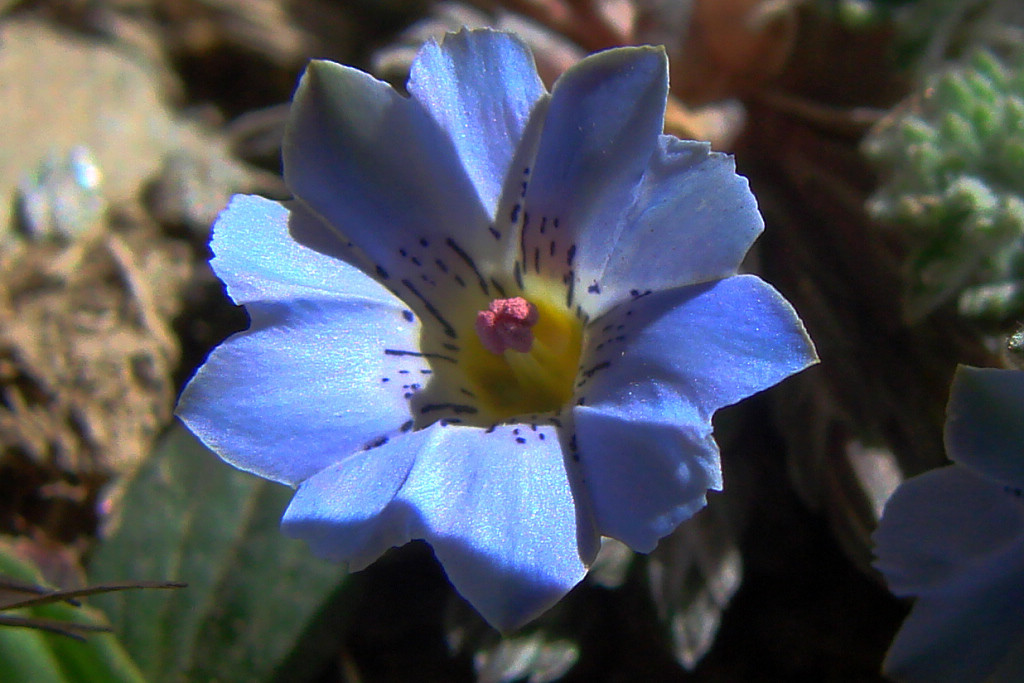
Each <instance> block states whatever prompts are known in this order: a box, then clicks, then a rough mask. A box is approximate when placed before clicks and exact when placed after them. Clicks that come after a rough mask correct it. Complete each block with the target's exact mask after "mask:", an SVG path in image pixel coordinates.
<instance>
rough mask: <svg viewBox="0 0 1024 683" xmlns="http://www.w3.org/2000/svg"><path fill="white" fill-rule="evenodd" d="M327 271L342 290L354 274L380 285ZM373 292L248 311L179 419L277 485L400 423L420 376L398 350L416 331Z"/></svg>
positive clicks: (390, 432) (198, 379)
mask: <svg viewBox="0 0 1024 683" xmlns="http://www.w3.org/2000/svg"><path fill="white" fill-rule="evenodd" d="M338 265H339V267H338V269H337V272H336V273H335V275H334V283H335V284H336V285H339V286H340V287H341V288H345V287H346V286H347V285H346V281H347V280H357V279H359V278H362V279H363V280H368V281H369V282H370V283H371V284H372V285H373V286H375V287H377V288H378V289H380V287H379V285H377V284H376V283H374V282H373V281H372V280H369V278H367V277H366V275H364V274H363V273H362V272H360V271H358V270H356V269H355V268H353V267H352V266H348V265H346V264H343V263H341V262H338ZM351 288H352V289H353V290H355V291H360V290H364V289H366V286H365V285H363V284H353V285H352V287H351ZM385 294H386V293H385ZM384 296H385V295H383V294H382V295H380V297H378V299H374V298H371V297H346V298H338V299H331V300H325V299H305V300H292V301H288V302H283V303H278V302H260V303H251V304H249V305H248V306H247V310H248V312H249V315H250V317H251V318H252V324H251V327H250V329H249V330H247V331H245V332H241V333H239V334H236V335H234V336H233V337H231V338H230V339H228V340H227V341H226V342H224V343H223V344H221V345H220V346H219V347H217V348H216V349H215V350H214V351H213V353H211V354H210V357H209V358H208V359H207V361H206V363H205V364H204V365H203V366H202V367H201V368H200V369H199V371H198V372H197V373H196V376H195V377H194V378H193V379H192V381H191V382H189V384H188V386H187V387H186V388H185V391H184V392H183V393H182V396H181V399H180V400H179V402H178V408H177V414H178V416H179V417H181V419H182V420H183V421H184V422H185V424H187V425H188V427H189V428H190V429H191V430H192V431H193V432H194V433H195V434H196V435H197V436H198V437H199V438H200V439H202V440H203V442H205V443H206V445H207V446H209V447H210V448H211V449H212V450H213V451H214V452H216V453H217V454H218V455H220V456H221V457H222V458H223V459H224V460H226V461H228V462H229V463H231V464H232V465H235V466H236V467H238V468H240V469H243V470H246V471H249V472H254V473H256V474H258V475H260V476H262V477H265V478H267V479H272V480H275V481H280V482H284V483H288V484H296V483H298V482H300V481H302V480H304V479H306V478H307V477H309V476H311V475H312V474H314V473H315V472H317V471H319V470H321V469H323V468H324V467H327V466H328V465H330V464H332V463H333V462H336V461H338V460H339V459H341V458H343V457H345V456H347V455H349V454H351V453H353V452H356V451H359V450H361V449H363V448H366V447H370V446H373V445H375V444H378V443H380V442H381V441H382V440H385V439H388V438H390V437H392V436H394V435H396V434H398V433H400V431H401V429H402V428H403V426H404V427H405V429H408V428H410V427H411V426H412V424H413V423H412V419H413V418H412V416H411V414H410V408H409V399H410V398H411V397H412V396H413V395H414V394H415V393H416V392H417V391H418V390H419V388H420V386H421V384H423V383H425V382H426V380H427V379H428V375H427V374H425V373H429V372H430V371H429V369H428V366H427V363H426V362H425V360H424V359H423V358H422V357H421V356H419V355H413V354H414V353H415V352H414V351H407V350H415V349H416V348H417V343H418V339H419V334H420V326H419V324H418V323H417V322H416V320H415V318H414V317H413V316H412V314H411V313H410V312H409V311H408V310H405V309H404V308H402V307H401V306H400V305H397V304H394V303H393V304H386V303H381V301H380V299H383V298H384ZM393 301H397V300H393Z"/></svg>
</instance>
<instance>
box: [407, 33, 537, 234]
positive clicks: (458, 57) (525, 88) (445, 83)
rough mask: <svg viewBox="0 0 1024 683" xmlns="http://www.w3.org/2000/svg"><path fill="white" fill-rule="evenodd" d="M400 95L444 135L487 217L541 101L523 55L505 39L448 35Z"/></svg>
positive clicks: (421, 57)
mask: <svg viewBox="0 0 1024 683" xmlns="http://www.w3.org/2000/svg"><path fill="white" fill-rule="evenodd" d="M407 87H408V89H409V92H410V94H412V96H413V97H414V98H416V99H417V100H419V101H420V102H421V103H422V104H423V106H424V107H425V108H426V110H427V112H428V113H429V114H430V115H431V116H432V117H433V118H434V120H435V121H436V122H437V124H438V125H439V126H440V127H441V128H442V129H443V130H444V131H445V132H447V133H448V136H449V138H451V140H452V142H453V143H454V144H455V149H456V150H457V151H458V154H459V158H460V159H461V160H462V163H463V165H464V166H465V168H466V173H467V174H468V175H469V178H470V180H472V182H473V185H474V186H475V187H476V191H477V195H478V196H479V198H480V201H481V203H482V204H483V206H484V207H485V209H486V210H487V212H488V214H489V215H491V216H494V214H495V211H496V210H497V205H498V201H499V199H500V197H501V192H502V186H503V183H504V181H505V178H506V176H508V172H509V166H510V164H511V163H512V158H513V156H514V155H515V152H516V148H517V146H518V145H519V141H520V138H521V137H522V135H523V129H524V128H525V127H526V123H527V121H528V119H529V117H530V112H531V110H532V109H533V107H534V105H535V104H536V103H537V101H538V100H539V99H540V98H541V96H543V95H544V94H545V90H544V84H543V83H541V80H540V77H539V76H538V75H537V69H536V66H535V65H534V63H533V55H532V54H531V53H530V50H529V48H527V47H526V45H524V44H523V43H522V42H521V41H520V40H519V39H517V38H516V37H514V36H513V35H511V34H507V33H497V32H494V31H489V30H479V31H467V30H462V31H460V32H459V33H454V34H451V33H450V34H448V35H447V36H446V37H445V38H444V41H443V42H442V43H441V44H440V45H438V44H437V43H436V42H434V41H430V42H428V43H426V44H425V45H424V46H423V48H422V49H421V50H420V52H419V53H418V54H417V55H416V59H415V61H413V64H412V69H411V71H410V74H409V82H408V85H407Z"/></svg>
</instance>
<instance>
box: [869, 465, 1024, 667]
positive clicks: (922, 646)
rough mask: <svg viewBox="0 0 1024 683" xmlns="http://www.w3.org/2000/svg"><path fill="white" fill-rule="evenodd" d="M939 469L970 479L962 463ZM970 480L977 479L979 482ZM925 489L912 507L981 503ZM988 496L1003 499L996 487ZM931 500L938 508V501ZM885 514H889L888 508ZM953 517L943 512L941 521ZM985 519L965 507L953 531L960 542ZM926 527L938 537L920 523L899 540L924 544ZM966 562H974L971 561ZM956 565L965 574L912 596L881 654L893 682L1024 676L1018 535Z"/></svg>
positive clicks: (1022, 551)
mask: <svg viewBox="0 0 1024 683" xmlns="http://www.w3.org/2000/svg"><path fill="white" fill-rule="evenodd" d="M943 470H960V472H959V473H958V474H961V475H966V476H970V477H972V478H973V475H970V473H969V472H967V471H966V470H963V469H962V468H955V467H954V468H943ZM929 474H931V473H929ZM936 474H938V472H936ZM943 474H944V476H946V477H947V478H949V477H951V476H953V473H951V472H943ZM923 476H927V475H923ZM915 479H920V477H917V478H915ZM913 481H914V480H911V482H908V483H913ZM977 481H978V482H981V480H980V479H978V480H977ZM932 483H933V484H934V483H935V481H934V480H933V481H932ZM985 483H987V482H985ZM987 484H988V485H989V486H990V487H991V486H992V484H990V483H987ZM904 486H905V485H904ZM901 488H902V487H901ZM928 490H930V491H931V492H932V494H933V495H931V496H929V497H928V498H927V499H925V498H918V503H919V504H920V506H919V512H924V511H925V510H926V509H928V508H930V509H932V510H933V511H934V510H935V509H936V507H940V506H941V503H945V507H946V508H949V509H958V508H959V506H960V504H961V503H967V504H968V505H969V506H972V505H974V503H980V502H981V500H978V499H977V498H974V500H971V498H973V496H972V495H970V494H969V495H968V498H967V499H952V500H946V499H943V498H938V499H936V497H935V496H934V494H935V493H939V492H938V491H935V490H934V487H929V489H928ZM897 495H899V492H897ZM915 495H916V494H915ZM994 495H995V496H997V497H1002V498H1007V497H1006V496H1005V495H1002V496H1001V493H1000V492H996V493H995V494H994ZM991 496H992V493H991V492H990V493H989V495H988V496H986V497H987V498H989V499H990V500H991ZM936 502H939V503H940V505H939V506H937V505H936ZM978 512H981V513H982V514H981V516H978V515H977V513H978ZM886 514H887V515H888V514H889V512H888V510H887V512H886ZM956 516H958V515H956V514H953V515H952V516H951V515H949V514H944V515H943V517H944V518H945V519H951V517H956ZM883 522H884V519H883ZM991 523H992V520H991V519H988V515H987V513H985V512H984V511H982V510H978V509H974V510H970V511H968V512H967V519H964V520H962V521H956V522H955V524H956V526H957V527H961V528H960V529H959V530H958V531H956V532H954V535H956V536H958V537H960V538H961V539H962V536H961V534H962V533H963V534H969V533H971V532H977V533H981V534H983V535H987V532H985V531H984V528H985V526H986V525H987V524H991ZM929 528H931V529H934V530H935V532H936V533H937V534H939V535H941V534H943V533H944V531H945V530H942V529H940V528H939V527H938V525H934V524H933V525H930V527H929V526H922V527H919V528H918V530H917V533H916V534H915V535H914V536H913V537H911V538H904V539H903V542H904V543H906V544H909V545H914V544H917V543H919V542H924V543H928V544H929V545H931V538H929V536H928V534H929V532H928V529H929ZM1018 533H1019V532H1018ZM896 552H898V551H896ZM970 560H973V561H974V563H976V564H977V566H970V565H971V564H972V562H971V561H970ZM963 568H964V569H967V571H965V572H963V573H962V574H959V575H958V576H956V577H950V580H949V581H946V582H943V584H942V585H941V586H932V587H929V588H928V589H927V590H925V591H923V592H922V594H921V595H920V597H918V599H917V602H916V603H915V604H914V608H913V609H912V610H911V612H910V615H909V616H908V617H907V619H906V621H904V623H903V626H902V627H901V628H900V631H899V633H897V634H896V638H895V639H894V640H893V643H892V646H891V647H890V649H889V653H888V655H887V656H886V660H885V663H884V670H885V672H886V673H887V674H888V675H890V676H891V677H893V678H894V679H897V680H906V681H922V683H923V682H925V681H927V682H928V683H932V682H938V683H944V682H948V683H962V682H964V681H1007V682H1010V681H1019V680H1021V674H1022V673H1024V671H1022V669H1021V666H1020V665H1021V659H1020V654H1019V648H1020V643H1021V642H1024V610H1021V608H1020V606H1021V604H1024V581H1021V577H1022V576H1024V542H1022V537H1021V536H1018V537H1017V540H1016V543H1013V544H1011V545H1009V546H1005V547H1003V548H1001V549H999V551H998V552H994V553H993V554H991V555H990V556H987V557H985V558H978V557H972V558H969V559H968V561H967V562H965V563H964V565H963ZM886 578H888V574H887V575H886ZM1014 658H1016V661H1014Z"/></svg>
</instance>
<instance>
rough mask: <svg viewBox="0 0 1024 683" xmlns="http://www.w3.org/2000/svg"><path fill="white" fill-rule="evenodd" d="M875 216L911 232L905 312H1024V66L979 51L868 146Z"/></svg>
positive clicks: (944, 73)
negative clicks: (875, 184)
mask: <svg viewBox="0 0 1024 683" xmlns="http://www.w3.org/2000/svg"><path fill="white" fill-rule="evenodd" d="M864 149H865V151H866V152H867V154H868V155H869V157H870V158H871V159H872V160H873V161H874V162H875V163H876V164H877V166H878V167H879V169H880V170H881V172H882V175H883V178H884V183H883V184H882V186H881V187H880V188H879V189H878V190H877V192H876V193H875V194H874V195H873V196H872V198H871V200H870V201H869V204H868V207H869V210H870V211H871V213H872V215H873V216H874V217H875V218H877V219H879V220H881V221H884V222H886V223H893V224H896V225H900V226H903V227H905V228H907V230H908V232H909V235H910V239H911V244H912V249H913V253H912V254H911V256H910V258H909V260H908V262H907V298H906V312H907V315H908V318H909V319H910V320H912V321H916V320H920V319H922V318H923V317H924V316H927V315H928V314H929V313H931V312H932V311H934V310H935V309H936V308H937V307H939V306H941V305H943V304H944V303H946V302H948V301H950V300H956V302H957V306H958V309H959V311H960V313H961V314H963V315H965V316H969V317H972V318H983V319H991V320H995V321H1006V320H1010V319H1012V318H1014V317H1019V316H1020V315H1021V314H1022V313H1024V60H1022V59H1021V56H1020V55H1014V56H1011V57H1005V58H1000V57H999V56H997V55H996V54H995V53H993V52H989V51H986V50H978V51H975V52H974V53H972V54H971V56H970V57H969V58H968V59H967V60H966V61H965V63H963V64H962V65H955V66H949V67H946V68H944V69H942V70H940V71H939V72H938V73H933V74H930V75H928V76H927V77H926V78H925V80H924V83H923V85H922V87H921V88H920V90H919V91H918V92H917V93H915V94H914V95H912V96H911V98H910V99H909V100H907V102H906V103H905V104H904V106H902V107H900V108H898V109H896V110H895V111H894V112H893V113H892V114H891V115H890V117H888V118H887V119H886V120H885V121H883V122H882V123H881V125H879V126H878V127H877V128H876V129H875V130H874V131H873V132H872V134H871V135H870V136H869V137H868V138H867V139H866V141H865V143H864Z"/></svg>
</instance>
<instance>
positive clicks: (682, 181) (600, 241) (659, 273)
mask: <svg viewBox="0 0 1024 683" xmlns="http://www.w3.org/2000/svg"><path fill="white" fill-rule="evenodd" d="M763 228H764V221H763V220H762V219H761V214H760V213H758V210H757V201H756V200H755V199H754V195H753V193H751V192H750V188H749V184H748V182H747V179H746V178H743V177H742V176H738V175H736V164H735V162H734V161H733V159H732V157H731V156H728V155H726V154H721V153H717V152H712V151H711V149H710V145H708V143H705V142H692V141H684V140H678V139H676V138H674V137H670V136H665V135H663V136H662V137H661V139H660V143H659V145H658V149H657V151H656V152H655V154H654V155H653V156H652V157H651V161H650V166H649V167H648V168H647V171H646V172H645V173H644V177H643V180H642V181H641V182H640V184H639V186H638V187H637V188H636V190H635V192H634V195H633V200H632V204H631V205H630V206H629V208H628V210H627V211H626V212H625V213H624V214H622V215H621V216H620V218H619V220H618V221H616V222H599V223H595V224H593V225H591V226H589V228H588V230H587V231H586V232H585V233H583V234H581V235H579V237H578V238H577V241H576V243H577V245H578V247H579V254H580V256H579V260H578V263H579V266H578V268H577V277H578V280H577V282H578V284H577V287H576V289H577V291H578V292H579V299H580V302H581V304H582V305H583V308H584V310H586V311H588V312H589V313H590V314H591V315H592V316H597V315H600V314H602V313H604V312H605V311H607V310H608V309H609V308H610V307H611V306H612V305H614V304H616V303H618V302H620V301H624V300H625V299H627V298H628V295H629V292H630V290H639V291H647V290H653V291H658V290H662V289H670V288H672V287H679V286H683V285H691V284H698V283H701V282H708V281H711V280H718V279H721V278H723V277H727V276H729V275H735V274H736V270H737V268H738V267H739V265H740V262H741V261H742V260H743V257H744V255H745V254H746V253H747V250H749V249H750V245H751V244H753V242H754V240H755V239H757V236H758V235H760V234H761V231H762V230H763Z"/></svg>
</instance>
